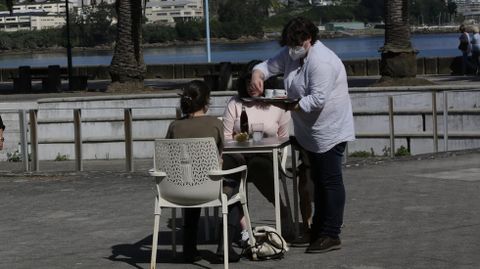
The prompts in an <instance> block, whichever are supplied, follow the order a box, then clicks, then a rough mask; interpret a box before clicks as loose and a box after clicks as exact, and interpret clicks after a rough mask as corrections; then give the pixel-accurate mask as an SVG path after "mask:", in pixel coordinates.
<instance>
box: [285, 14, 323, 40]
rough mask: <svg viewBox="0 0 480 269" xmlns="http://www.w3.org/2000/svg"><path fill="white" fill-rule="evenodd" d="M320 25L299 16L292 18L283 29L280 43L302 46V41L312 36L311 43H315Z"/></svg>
mask: <svg viewBox="0 0 480 269" xmlns="http://www.w3.org/2000/svg"><path fill="white" fill-rule="evenodd" d="M318 32H319V31H318V27H317V26H315V24H313V22H311V21H310V20H308V19H305V18H303V17H297V18H294V19H291V20H290V21H289V22H288V23H287V24H286V25H285V26H284V27H283V30H282V37H281V39H280V45H281V46H282V47H283V46H289V47H294V46H300V45H302V43H303V42H304V41H305V40H307V39H309V38H311V39H312V40H311V41H310V44H312V45H313V44H314V43H315V42H316V41H317V40H318Z"/></svg>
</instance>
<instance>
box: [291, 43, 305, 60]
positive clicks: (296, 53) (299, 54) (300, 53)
mask: <svg viewBox="0 0 480 269" xmlns="http://www.w3.org/2000/svg"><path fill="white" fill-rule="evenodd" d="M288 55H290V58H292V60H294V61H296V60H299V59H301V58H303V57H305V55H307V50H306V49H305V48H304V47H302V46H297V47H294V48H289V49H288Z"/></svg>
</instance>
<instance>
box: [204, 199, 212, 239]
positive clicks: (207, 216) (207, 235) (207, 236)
mask: <svg viewBox="0 0 480 269" xmlns="http://www.w3.org/2000/svg"><path fill="white" fill-rule="evenodd" d="M203 210H204V212H205V223H204V224H205V227H204V230H205V240H207V241H210V239H211V238H210V210H209V209H208V207H205V208H204V209H203Z"/></svg>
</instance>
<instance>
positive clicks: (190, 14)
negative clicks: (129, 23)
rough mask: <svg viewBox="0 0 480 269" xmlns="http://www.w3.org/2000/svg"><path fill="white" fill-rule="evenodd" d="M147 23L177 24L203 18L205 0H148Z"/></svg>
mask: <svg viewBox="0 0 480 269" xmlns="http://www.w3.org/2000/svg"><path fill="white" fill-rule="evenodd" d="M145 17H146V18H147V23H163V24H175V22H177V21H188V20H192V19H203V0H147V7H146V9H145Z"/></svg>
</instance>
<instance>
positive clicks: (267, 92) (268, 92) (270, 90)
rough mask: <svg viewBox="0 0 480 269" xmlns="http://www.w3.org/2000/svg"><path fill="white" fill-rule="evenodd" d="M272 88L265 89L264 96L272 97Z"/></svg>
mask: <svg viewBox="0 0 480 269" xmlns="http://www.w3.org/2000/svg"><path fill="white" fill-rule="evenodd" d="M273 94H274V90H273V89H265V98H273Z"/></svg>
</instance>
